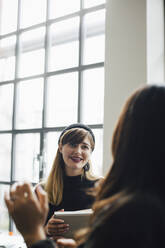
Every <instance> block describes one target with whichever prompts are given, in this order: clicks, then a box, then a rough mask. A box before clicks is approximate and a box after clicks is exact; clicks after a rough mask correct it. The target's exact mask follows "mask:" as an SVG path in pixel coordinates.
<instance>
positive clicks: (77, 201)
mask: <svg viewBox="0 0 165 248" xmlns="http://www.w3.org/2000/svg"><path fill="white" fill-rule="evenodd" d="M96 181H97V180H94V181H91V180H88V179H86V178H84V177H81V176H66V175H65V176H64V190H63V199H62V202H61V203H60V204H59V205H58V206H55V205H53V204H51V203H49V212H48V217H47V220H46V223H47V222H48V220H49V219H50V218H51V217H52V215H53V214H54V211H58V210H60V209H64V211H75V210H82V209H88V208H91V206H92V203H93V201H94V197H93V196H91V195H89V194H87V190H88V189H90V188H92V187H94V184H95V182H96Z"/></svg>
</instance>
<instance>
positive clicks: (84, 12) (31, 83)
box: [0, 0, 105, 230]
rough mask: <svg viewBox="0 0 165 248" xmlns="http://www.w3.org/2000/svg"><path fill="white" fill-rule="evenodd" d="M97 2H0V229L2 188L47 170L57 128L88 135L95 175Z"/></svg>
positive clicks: (99, 129)
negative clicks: (79, 126)
mask: <svg viewBox="0 0 165 248" xmlns="http://www.w3.org/2000/svg"><path fill="white" fill-rule="evenodd" d="M104 42H105V0H69V1H66V0H35V1H34V0H12V1H11V0H0V165H1V166H0V212H1V215H0V230H9V229H10V230H12V228H13V224H12V221H11V220H9V219H8V215H7V210H6V208H5V205H4V202H3V195H4V191H5V190H7V189H8V188H9V186H10V185H11V184H12V183H13V182H15V181H17V180H24V179H26V180H29V181H30V182H32V183H37V182H38V181H39V179H41V178H44V177H45V176H47V175H48V173H49V171H50V168H51V166H52V163H53V159H54V156H55V151H56V148H57V140H58V137H59V133H60V132H61V130H62V129H63V128H64V127H65V126H67V125H69V124H71V123H75V122H82V123H84V124H87V125H89V126H90V127H91V128H92V130H93V132H94V134H95V136H96V148H95V151H94V153H93V155H92V161H93V165H94V166H93V167H94V168H93V170H94V172H95V174H96V175H101V174H102V151H103V104H104Z"/></svg>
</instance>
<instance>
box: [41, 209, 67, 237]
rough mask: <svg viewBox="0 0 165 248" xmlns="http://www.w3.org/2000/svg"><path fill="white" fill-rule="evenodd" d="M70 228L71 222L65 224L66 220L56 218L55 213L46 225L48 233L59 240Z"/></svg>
mask: <svg viewBox="0 0 165 248" xmlns="http://www.w3.org/2000/svg"><path fill="white" fill-rule="evenodd" d="M59 211H64V210H63V209H62V210H59ZM68 230H69V224H65V223H64V220H62V219H58V218H55V215H53V216H52V217H51V218H50V219H49V221H48V223H47V225H46V226H45V231H46V234H48V235H50V236H52V237H53V239H54V240H57V239H58V238H59V237H61V236H62V235H63V234H64V233H66V232H67V231H68Z"/></svg>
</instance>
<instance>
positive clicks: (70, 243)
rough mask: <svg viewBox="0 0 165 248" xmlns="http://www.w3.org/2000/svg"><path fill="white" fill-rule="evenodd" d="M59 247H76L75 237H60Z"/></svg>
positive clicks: (57, 242)
mask: <svg viewBox="0 0 165 248" xmlns="http://www.w3.org/2000/svg"><path fill="white" fill-rule="evenodd" d="M56 244H57V246H58V248H65V247H66V248H76V247H77V244H76V241H75V240H74V239H65V238H60V239H58V240H57V241H56Z"/></svg>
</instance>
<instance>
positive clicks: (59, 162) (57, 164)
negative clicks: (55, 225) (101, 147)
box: [43, 128, 97, 205]
mask: <svg viewBox="0 0 165 248" xmlns="http://www.w3.org/2000/svg"><path fill="white" fill-rule="evenodd" d="M85 137H88V138H89V141H90V145H91V149H92V151H93V150H94V145H95V144H94V140H93V138H92V136H91V134H90V133H89V132H88V131H87V130H85V129H83V128H72V129H69V130H67V131H66V132H65V133H64V134H63V135H62V136H61V138H60V142H59V144H60V145H62V146H63V145H65V144H68V143H71V144H80V143H81V142H82V141H83V140H84V138H85ZM88 165H89V170H88V171H85V170H83V174H82V177H85V178H87V179H89V180H96V179H97V178H96V176H94V175H93V173H92V170H91V167H92V166H91V161H88ZM64 168H65V164H64V160H63V157H62V154H61V152H60V151H59V148H58V149H57V153H56V156H55V159H54V162H53V166H52V169H51V171H50V174H49V176H48V178H47V180H46V182H45V184H44V185H43V186H44V189H45V191H46V192H47V194H48V200H49V202H50V203H52V204H55V205H59V204H60V203H61V201H62V196H63V187H64V186H63V177H64V173H65V170H64Z"/></svg>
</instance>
